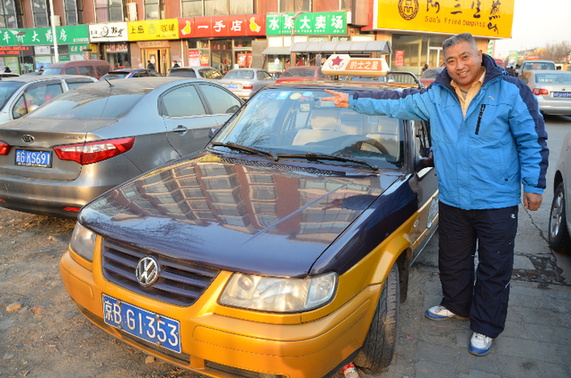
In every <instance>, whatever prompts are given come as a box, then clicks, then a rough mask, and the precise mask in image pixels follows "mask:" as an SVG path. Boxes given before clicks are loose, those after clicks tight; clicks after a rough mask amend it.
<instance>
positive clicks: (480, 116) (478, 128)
mask: <svg viewBox="0 0 571 378" xmlns="http://www.w3.org/2000/svg"><path fill="white" fill-rule="evenodd" d="M484 109H486V104H482V106H481V107H480V114H478V123H476V135H478V134H479V133H480V123H481V122H482V114H484Z"/></svg>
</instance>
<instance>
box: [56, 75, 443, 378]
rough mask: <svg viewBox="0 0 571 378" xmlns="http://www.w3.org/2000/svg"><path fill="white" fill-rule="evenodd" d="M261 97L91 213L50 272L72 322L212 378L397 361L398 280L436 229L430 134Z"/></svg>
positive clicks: (305, 102)
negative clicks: (79, 319) (83, 320)
mask: <svg viewBox="0 0 571 378" xmlns="http://www.w3.org/2000/svg"><path fill="white" fill-rule="evenodd" d="M408 86H410V84H409V85H404V84H398V83H395V82H392V81H390V80H387V81H386V82H382V81H376V82H374V85H371V84H370V83H366V82H363V81H321V82H286V83H282V84H276V85H272V86H269V87H266V88H264V89H262V90H261V91H260V92H258V93H257V94H256V95H254V96H253V97H252V98H251V99H250V101H249V102H248V103H246V104H245V105H244V106H243V107H241V108H240V109H239V110H238V111H237V112H236V113H235V114H234V115H233V116H232V117H231V118H230V119H229V121H228V122H226V124H225V125H224V126H223V127H222V128H221V129H220V130H219V131H218V132H217V133H216V135H215V136H214V137H213V138H212V140H211V141H210V142H209V143H208V145H207V146H206V147H205V148H204V149H203V150H201V151H199V152H197V153H194V154H192V155H189V156H186V157H183V158H180V159H178V160H176V161H174V162H172V163H170V164H168V165H164V166H162V167H160V168H158V169H154V170H152V171H149V172H147V173H145V174H143V175H141V176H139V177H137V178H135V179H132V180H130V181H128V182H126V183H124V184H122V185H120V186H118V187H116V188H114V189H112V190H110V191H108V192H107V193H106V194H104V195H102V196H100V197H98V198H96V199H95V200H93V201H92V202H91V203H90V204H88V205H87V206H85V207H84V208H83V209H82V211H81V212H80V214H79V216H78V222H77V225H76V227H75V230H74V232H73V236H72V239H71V242H70V245H69V249H68V250H67V251H66V253H65V254H64V255H63V257H62V259H61V264H60V271H61V275H62V277H63V282H64V284H65V287H66V289H67V291H68V293H69V295H70V296H71V299H72V300H73V301H74V303H75V304H76V305H77V308H78V309H79V311H80V312H81V313H83V314H84V315H85V316H86V317H87V318H88V319H89V320H91V321H92V322H93V323H94V324H95V325H97V326H98V327H100V328H101V329H103V330H105V331H106V332H108V333H110V334H111V335H113V336H115V337H117V338H118V339H120V340H122V341H124V342H126V343H128V344H130V345H132V346H135V347H137V348H139V349H141V350H143V351H144V352H146V353H148V354H151V355H153V356H156V357H159V358H161V359H164V360H166V361H169V362H170V363H173V364H175V365H178V366H180V367H183V368H186V369H189V370H191V371H195V372H199V373H201V374H204V375H206V376H212V377H220V376H223V377H231V376H237V377H241V376H248V377H322V376H327V375H329V374H333V373H335V372H336V371H337V370H338V369H339V368H340V367H342V366H344V365H345V364H347V363H348V362H351V361H354V362H355V364H356V365H357V366H358V367H360V368H361V369H363V370H365V371H368V372H378V371H380V370H382V369H383V368H385V367H387V366H388V365H389V364H390V362H391V359H392V357H393V354H394V353H395V347H396V341H397V337H396V334H397V320H398V319H397V318H398V307H399V303H400V302H401V301H404V300H405V298H406V291H407V284H408V280H409V268H410V266H411V263H412V262H413V261H414V259H415V257H416V256H417V254H418V253H419V252H420V251H421V250H422V247H423V246H424V245H425V244H426V243H427V242H428V240H429V238H430V237H431V236H432V234H433V233H434V231H435V229H436V228H437V224H438V214H437V201H438V189H437V179H436V175H435V171H434V169H433V167H432V164H431V159H430V157H431V141H430V129H429V125H428V124H427V123H425V122H420V121H413V120H399V119H394V118H389V117H384V116H368V115H363V114H358V113H356V112H354V111H352V110H348V109H342V108H337V107H335V106H334V105H333V103H332V102H331V101H322V99H323V98H324V97H328V96H330V95H329V94H327V93H326V92H324V90H325V89H333V90H336V91H341V92H348V93H351V92H355V91H400V90H402V89H403V88H405V87H408Z"/></svg>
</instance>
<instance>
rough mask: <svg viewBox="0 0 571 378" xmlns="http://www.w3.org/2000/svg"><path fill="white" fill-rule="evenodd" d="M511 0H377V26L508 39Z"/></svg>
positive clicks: (511, 7) (510, 26) (511, 16)
mask: <svg viewBox="0 0 571 378" xmlns="http://www.w3.org/2000/svg"><path fill="white" fill-rule="evenodd" d="M513 15H514V0H473V1H462V0H382V1H381V0H377V1H376V12H375V15H374V17H375V19H374V22H373V25H375V28H376V29H389V30H409V31H423V32H432V33H445V34H458V33H466V32H467V33H471V34H473V35H475V36H481V37H491V38H511V34H512V22H513Z"/></svg>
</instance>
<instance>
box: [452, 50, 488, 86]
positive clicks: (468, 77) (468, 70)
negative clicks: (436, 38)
mask: <svg viewBox="0 0 571 378" xmlns="http://www.w3.org/2000/svg"><path fill="white" fill-rule="evenodd" d="M444 62H445V63H446V69H447V70H448V74H449V75H450V77H451V78H452V80H454V81H455V82H456V83H458V85H459V86H461V87H464V88H469V87H470V86H471V85H472V84H473V83H475V82H476V81H478V79H479V78H480V76H481V75H482V52H481V51H477V50H475V49H474V47H473V46H472V45H471V44H469V43H468V42H460V43H457V44H456V45H454V46H452V47H449V48H447V49H446V50H445V51H444Z"/></svg>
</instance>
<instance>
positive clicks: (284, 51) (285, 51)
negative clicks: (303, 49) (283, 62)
mask: <svg viewBox="0 0 571 378" xmlns="http://www.w3.org/2000/svg"><path fill="white" fill-rule="evenodd" d="M289 48H290V47H289V46H270V47H266V49H265V50H264V51H262V55H290V54H291V52H290V51H289Z"/></svg>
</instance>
